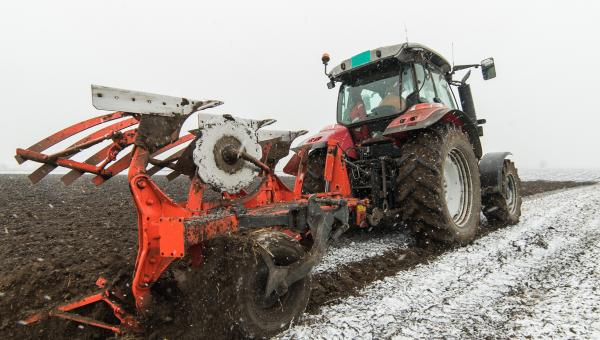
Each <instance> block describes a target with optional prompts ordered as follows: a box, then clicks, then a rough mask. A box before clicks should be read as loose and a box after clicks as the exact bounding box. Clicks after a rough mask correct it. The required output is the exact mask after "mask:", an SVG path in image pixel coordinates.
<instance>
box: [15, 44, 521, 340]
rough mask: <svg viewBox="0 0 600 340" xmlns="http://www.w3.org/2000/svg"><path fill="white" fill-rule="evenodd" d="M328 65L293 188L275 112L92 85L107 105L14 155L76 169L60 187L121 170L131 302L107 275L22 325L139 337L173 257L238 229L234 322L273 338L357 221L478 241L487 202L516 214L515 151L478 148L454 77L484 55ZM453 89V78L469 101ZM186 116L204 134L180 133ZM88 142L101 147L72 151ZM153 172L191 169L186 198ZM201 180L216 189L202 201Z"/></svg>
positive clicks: (494, 211) (295, 165)
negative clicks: (249, 115) (316, 123)
mask: <svg viewBox="0 0 600 340" xmlns="http://www.w3.org/2000/svg"><path fill="white" fill-rule="evenodd" d="M322 61H323V63H324V64H325V70H326V75H327V76H328V77H329V82H328V87H329V88H333V87H335V84H336V83H341V87H340V92H339V100H338V110H337V114H338V117H337V121H338V124H335V125H332V126H328V127H326V128H325V129H323V130H321V131H320V132H319V133H318V134H317V135H315V136H312V137H310V138H308V139H306V140H305V141H303V142H302V143H300V144H299V145H298V146H297V147H295V148H293V150H294V151H295V153H294V155H293V156H292V158H291V159H290V160H289V162H288V163H287V164H286V165H285V167H284V172H286V173H287V174H290V175H293V176H295V183H294V187H293V189H290V188H288V187H287V186H286V185H285V184H284V183H283V182H282V180H281V179H280V178H279V176H278V175H276V174H275V167H276V166H277V164H278V162H279V161H280V160H281V159H283V158H284V157H286V156H288V154H289V152H290V148H291V145H292V143H293V141H294V140H295V139H296V138H297V137H299V136H302V135H304V134H306V131H304V130H301V131H281V130H267V129H264V127H265V126H268V125H270V124H272V123H274V122H275V121H274V120H272V119H265V120H253V119H245V118H240V117H236V116H233V115H227V114H226V115H215V114H206V113H203V112H201V111H203V110H205V109H208V108H212V107H215V106H218V105H221V104H222V102H220V101H216V100H191V99H186V98H179V97H171V96H164V95H157V94H151V93H144V92H136V91H128V90H121V89H115V88H110V87H102V86H92V102H93V105H94V106H95V107H96V108H97V109H99V110H108V111H114V112H112V113H109V114H106V115H103V116H100V117H96V118H92V119H88V120H86V121H83V122H81V123H78V124H75V125H72V126H70V127H68V128H66V129H63V130H61V131H59V132H57V133H55V134H53V135H51V136H49V137H47V138H45V139H43V140H41V141H40V142H38V143H36V144H34V145H32V146H31V147H29V148H27V149H17V155H16V159H17V161H18V162H19V163H23V162H25V161H28V160H29V161H35V162H39V163H43V165H42V166H41V167H39V168H38V169H37V170H36V171H34V172H33V173H32V174H31V175H30V176H29V178H30V180H31V181H32V182H33V183H36V182H38V181H40V180H41V179H42V178H43V177H44V176H46V175H47V174H49V173H50V172H51V171H52V170H54V169H55V168H57V167H59V166H60V167H64V168H68V169H71V170H70V172H68V173H67V174H65V175H64V176H62V178H61V179H62V181H63V183H65V184H67V185H68V184H71V183H73V181H75V180H76V179H77V178H79V177H81V176H82V175H83V174H85V173H89V174H93V175H94V177H93V178H92V181H93V182H94V183H95V184H97V185H100V184H102V183H103V182H105V181H107V180H109V179H110V178H111V177H114V176H115V175H117V174H119V173H121V172H122V171H124V170H125V169H128V175H127V176H128V183H129V187H130V190H131V194H132V196H133V201H134V203H135V206H136V208H137V214H138V252H137V258H136V261H135V269H134V273H133V276H132V282H131V284H130V285H128V287H130V292H127V293H130V294H131V295H132V296H133V300H134V306H133V307H132V308H130V307H127V306H124V305H123V303H124V301H123V300H124V299H123V298H122V297H123V296H124V295H125V294H123V293H122V292H120V290H119V289H115V288H114V287H113V285H112V284H111V282H113V281H109V280H108V279H110V278H102V277H100V278H99V279H98V280H97V282H96V284H97V286H98V287H99V290H98V291H97V292H96V293H94V294H90V295H86V296H82V297H80V298H78V299H75V300H73V301H70V302H68V303H63V304H59V305H57V306H54V307H52V308H50V309H48V310H44V311H41V312H38V313H35V314H33V315H31V316H30V317H29V318H27V319H26V320H25V323H26V324H32V323H36V322H39V321H40V320H42V319H45V318H50V317H52V318H62V319H66V320H71V321H75V322H79V323H82V324H88V325H91V326H96V327H100V328H104V329H108V330H111V331H113V332H115V333H119V334H120V333H126V332H140V331H143V322H142V320H143V319H144V316H145V315H147V314H148V313H149V312H150V311H151V310H152V305H153V295H152V291H151V288H152V286H153V284H155V283H156V282H157V281H158V280H159V279H160V278H161V275H163V274H164V273H165V272H166V271H167V270H168V269H169V267H170V265H171V264H172V263H173V262H174V261H177V260H181V259H186V260H188V261H189V263H190V264H191V266H193V267H198V269H199V270H202V264H203V261H204V260H205V259H204V255H203V247H204V245H205V244H206V243H207V242H209V241H210V240H212V239H214V238H217V237H228V236H230V235H233V234H235V235H244V237H246V238H247V239H248V240H249V241H250V243H251V244H252V247H250V249H246V250H245V251H247V252H250V253H251V256H252V258H253V259H254V262H253V265H252V266H251V267H252V268H251V269H252V270H246V271H244V273H243V274H240V275H242V277H240V278H239V280H237V281H236V283H235V284H236V285H237V288H236V289H238V290H240V291H241V290H244V291H250V292H251V293H250V295H251V296H252V298H249V299H246V300H245V302H244V306H240V308H238V309H237V310H236V312H235V313H228V316H227V317H230V318H231V320H230V322H231V324H232V326H235V327H237V328H238V329H239V330H240V331H241V332H242V333H243V334H244V335H246V336H251V337H265V336H270V335H273V334H275V333H277V332H279V331H280V330H281V329H283V328H284V327H286V326H287V325H289V324H290V322H292V321H293V320H294V319H295V318H296V317H298V316H299V315H300V314H301V313H302V312H303V310H304V309H305V307H306V305H307V303H308V298H309V291H308V290H309V289H310V288H309V287H310V286H309V284H308V283H309V282H310V274H311V271H312V268H313V267H314V266H315V265H316V264H317V263H318V262H319V260H320V259H321V258H322V257H323V255H324V254H325V252H326V250H327V246H328V244H329V243H330V242H331V240H334V239H336V238H338V237H339V236H340V235H341V234H343V233H344V232H345V231H346V230H348V229H349V228H350V227H356V228H370V227H376V226H382V225H388V224H398V223H396V222H402V225H403V226H405V227H406V228H407V229H408V230H410V231H411V232H414V233H415V234H416V235H419V236H420V237H421V236H422V237H423V238H426V239H432V240H438V241H442V242H446V243H454V244H465V243H468V242H470V241H471V240H472V239H473V238H474V237H475V234H476V232H477V229H478V228H479V224H480V218H479V214H480V211H482V209H483V213H484V214H485V215H486V216H487V217H488V219H490V220H494V221H496V222H497V223H501V224H513V223H516V222H517V221H518V219H519V216H520V204H521V199H520V193H519V191H520V181H519V177H518V174H517V171H516V169H515V167H514V165H513V163H512V162H511V161H509V160H507V159H506V156H507V155H508V153H493V154H487V155H485V156H484V155H483V154H482V150H481V143H480V141H479V137H480V136H481V135H482V131H483V130H482V128H481V126H480V125H481V124H483V123H484V122H485V121H484V120H478V119H477V118H476V115H475V109H474V105H473V99H472V97H471V91H470V88H469V85H468V84H466V79H467V77H468V74H467V76H465V77H464V78H463V79H462V80H461V81H455V80H452V75H453V74H454V72H455V71H458V70H461V69H466V68H469V67H481V68H482V70H483V74H484V78H485V79H488V78H493V77H494V76H495V69H494V63H493V59H491V58H490V59H486V60H484V61H483V62H482V63H481V64H473V65H461V66H455V67H453V68H452V67H450V65H449V64H448V62H447V61H445V59H444V58H443V57H441V56H440V55H439V54H437V53H436V52H434V51H432V50H431V49H428V48H426V47H425V46H422V45H418V44H412V43H411V44H409V43H406V44H399V45H393V46H387V47H382V48H378V49H375V50H369V51H366V52H364V53H361V54H358V55H356V56H354V57H352V58H351V59H348V60H346V61H344V62H342V63H341V64H340V65H339V66H337V67H336V68H335V69H334V70H333V71H332V72H330V73H327V64H328V62H329V56H328V55H324V56H323V58H322ZM450 85H455V86H457V87H458V92H459V95H460V102H461V107H462V110H461V109H459V108H458V105H457V104H456V102H455V99H454V95H453V92H452V90H451V87H450ZM195 113H197V117H198V128H197V129H194V130H192V131H190V132H189V133H187V134H185V133H184V134H181V129H182V125H183V123H184V122H185V121H186V119H187V118H189V117H190V116H191V115H193V114H195ZM92 128H97V130H95V131H94V132H92V133H90V134H89V135H87V136H85V137H83V138H81V139H80V140H78V141H77V142H75V143H73V144H72V145H70V146H68V147H66V148H64V149H63V150H60V151H57V152H53V153H45V152H46V150H48V149H49V148H51V147H53V146H55V145H56V144H58V143H60V142H63V141H65V140H66V139H68V138H72V137H74V136H76V135H78V134H79V133H82V132H84V131H86V130H88V129H92ZM92 148H97V149H99V150H98V151H96V152H95V153H90V155H89V156H88V157H87V158H85V159H84V160H74V159H73V158H75V157H76V156H77V155H78V154H80V153H81V152H82V151H84V150H87V151H86V152H89V151H90V150H92ZM129 150H130V151H129ZM174 150H178V151H176V152H173V151H174ZM165 153H171V154H170V155H169V156H167V157H163V156H164V154H165ZM161 155H162V156H161ZM161 170H167V171H170V173H169V174H168V175H167V178H169V179H174V178H176V177H178V176H180V175H184V176H187V177H189V179H190V185H189V192H188V196H187V200H186V201H184V202H175V201H174V200H173V199H171V198H170V197H169V196H168V195H167V194H166V193H165V192H163V191H162V190H161V189H160V188H159V187H158V185H157V184H156V182H155V181H154V180H153V179H152V176H153V175H154V174H156V173H158V172H159V171H161ZM208 188H210V189H213V190H215V191H217V192H219V193H220V196H219V198H218V199H216V200H204V198H203V197H204V196H203V193H204V191H205V190H206V189H208ZM482 207H483V208H482ZM390 221H391V222H393V223H387V222H390ZM232 284H233V283H232ZM307 287H308V288H307ZM95 303H105V304H106V305H107V306H108V307H109V308H110V309H111V310H112V312H113V314H114V316H115V317H116V319H117V320H118V321H119V322H118V323H115V324H112V323H107V322H105V321H101V320H97V319H94V318H91V317H89V316H84V315H83V314H80V313H78V310H79V309H80V308H82V307H85V306H89V305H91V304H95ZM224 317H225V316H224Z"/></svg>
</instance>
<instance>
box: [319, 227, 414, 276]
mask: <svg viewBox="0 0 600 340" xmlns="http://www.w3.org/2000/svg"><path fill="white" fill-rule="evenodd" d="M409 243H410V239H409V237H408V236H406V234H404V233H402V232H400V231H395V232H388V233H378V234H375V233H373V234H370V233H365V234H357V235H352V236H350V237H346V236H343V237H341V238H340V239H339V240H338V241H337V242H335V243H334V244H333V245H331V246H330V247H329V249H327V253H326V254H325V256H324V257H323V260H322V261H321V263H319V264H318V265H317V266H316V267H315V268H314V269H313V273H320V272H323V271H326V270H331V269H333V268H335V267H338V266H340V265H343V264H345V263H350V262H358V261H360V260H363V259H366V258H369V257H374V256H377V255H381V254H383V253H385V252H386V251H388V250H391V249H398V248H406V247H408V245H409Z"/></svg>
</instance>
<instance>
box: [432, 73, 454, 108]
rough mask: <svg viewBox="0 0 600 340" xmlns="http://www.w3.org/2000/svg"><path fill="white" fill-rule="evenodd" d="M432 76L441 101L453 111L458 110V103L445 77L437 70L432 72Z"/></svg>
mask: <svg viewBox="0 0 600 340" xmlns="http://www.w3.org/2000/svg"><path fill="white" fill-rule="evenodd" d="M431 74H432V75H433V82H434V83H435V89H436V91H437V95H438V98H439V101H441V102H442V103H444V104H446V105H447V106H448V107H449V108H451V109H456V103H455V102H454V96H453V95H452V90H451V89H450V85H449V84H448V82H447V81H446V78H445V77H444V75H443V74H442V73H441V72H438V71H436V70H431Z"/></svg>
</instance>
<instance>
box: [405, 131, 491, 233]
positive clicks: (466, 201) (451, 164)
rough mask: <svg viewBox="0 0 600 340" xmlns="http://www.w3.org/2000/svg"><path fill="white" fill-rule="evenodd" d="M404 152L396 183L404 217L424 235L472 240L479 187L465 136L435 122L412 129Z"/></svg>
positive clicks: (473, 158) (477, 213) (478, 211)
mask: <svg viewBox="0 0 600 340" xmlns="http://www.w3.org/2000/svg"><path fill="white" fill-rule="evenodd" d="M401 152H402V157H401V158H400V159H399V160H398V161H397V164H398V177H397V179H396V183H397V194H398V196H397V198H398V206H399V209H400V218H401V219H402V220H403V222H404V223H406V225H407V226H408V227H409V228H412V229H413V230H414V231H416V232H417V233H419V234H421V235H423V236H425V237H426V238H431V239H434V240H438V241H442V242H445V243H450V244H466V243H468V242H470V241H472V240H473V239H474V238H475V236H476V234H477V231H478V229H479V223H480V218H479V215H480V210H481V187H480V181H479V164H478V161H477V158H476V157H475V153H474V152H473V147H472V146H471V144H470V143H469V139H468V137H467V135H466V134H465V133H464V132H462V131H461V130H460V129H459V128H457V127H455V126H454V125H437V126H435V127H432V128H430V129H427V130H424V131H420V132H417V133H416V134H414V135H413V136H412V137H411V139H409V140H408V141H407V142H405V143H404V144H403V145H402V146H401ZM446 178H448V180H447V179H446ZM457 188H458V189H457ZM456 190H459V191H458V193H457V191H456ZM448 192H450V194H448Z"/></svg>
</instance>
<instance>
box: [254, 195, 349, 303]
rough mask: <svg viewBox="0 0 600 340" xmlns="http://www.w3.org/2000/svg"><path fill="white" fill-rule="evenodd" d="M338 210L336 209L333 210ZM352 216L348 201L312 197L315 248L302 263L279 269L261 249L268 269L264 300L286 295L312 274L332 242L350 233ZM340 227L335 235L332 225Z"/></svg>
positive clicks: (309, 216) (309, 217) (310, 217)
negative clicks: (347, 232) (350, 217)
mask: <svg viewBox="0 0 600 340" xmlns="http://www.w3.org/2000/svg"><path fill="white" fill-rule="evenodd" d="M322 205H327V206H331V207H332V208H331V209H323V208H322ZM334 206H336V208H333V207H334ZM348 219H349V212H348V207H347V202H346V200H343V199H339V200H337V199H326V198H316V196H315V195H313V196H311V197H310V199H309V200H308V214H307V223H308V225H309V227H310V233H311V235H312V237H313V241H314V243H313V245H312V247H311V249H310V251H309V252H308V253H307V254H306V255H305V256H304V257H303V258H302V259H301V260H299V261H297V262H294V263H293V264H291V265H289V266H277V265H275V264H274V263H273V258H272V257H271V255H270V254H269V252H268V250H267V249H265V248H264V247H261V248H262V249H260V250H261V251H260V254H261V256H262V258H263V260H264V262H265V264H266V265H267V267H268V268H269V277H268V279H267V286H266V289H265V296H270V295H271V294H272V293H273V292H274V291H275V292H276V293H277V294H278V295H280V296H281V295H284V294H285V293H286V292H287V290H288V287H289V286H290V285H292V284H293V283H294V282H296V281H298V280H300V279H302V278H303V277H305V276H306V275H308V274H310V272H311V271H312V268H313V267H314V266H315V265H316V264H317V263H319V261H320V260H321V258H322V257H323V255H325V252H326V251H327V246H328V245H329V240H330V239H332V238H334V239H335V238H337V237H339V236H340V235H341V234H342V233H343V232H344V231H346V230H348ZM334 223H338V224H339V225H340V226H339V227H338V228H337V229H336V230H335V231H334V232H332V231H333V224H334Z"/></svg>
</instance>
